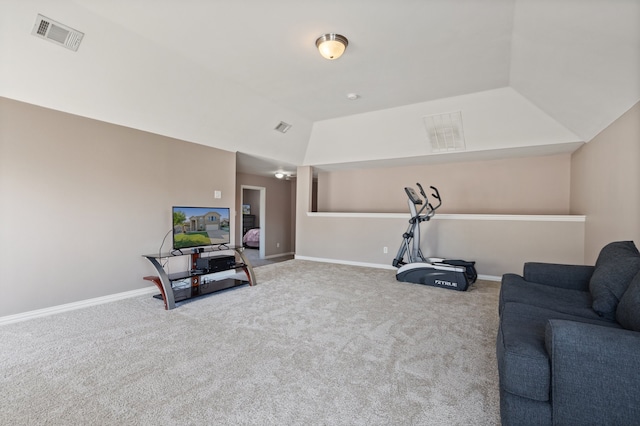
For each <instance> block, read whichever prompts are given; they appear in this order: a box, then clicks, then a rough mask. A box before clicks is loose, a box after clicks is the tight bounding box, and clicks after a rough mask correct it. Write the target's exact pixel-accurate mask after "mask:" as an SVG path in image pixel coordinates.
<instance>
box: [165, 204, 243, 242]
mask: <svg viewBox="0 0 640 426" xmlns="http://www.w3.org/2000/svg"><path fill="white" fill-rule="evenodd" d="M172 213H173V249H174V250H181V249H188V248H193V247H204V246H214V245H227V244H229V243H230V242H231V231H230V227H229V214H230V209H229V208H228V207H180V206H173V208H172Z"/></svg>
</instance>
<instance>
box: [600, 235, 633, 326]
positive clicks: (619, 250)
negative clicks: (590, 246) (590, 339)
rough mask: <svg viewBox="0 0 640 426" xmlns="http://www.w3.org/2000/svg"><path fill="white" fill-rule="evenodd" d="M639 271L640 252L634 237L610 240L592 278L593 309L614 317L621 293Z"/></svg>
mask: <svg viewBox="0 0 640 426" xmlns="http://www.w3.org/2000/svg"><path fill="white" fill-rule="evenodd" d="M639 271H640V252H638V249H637V248H636V246H635V244H634V243H633V241H617V242H613V243H610V244H607V245H606V246H605V247H604V248H603V249H602V250H601V251H600V254H599V255H598V260H597V261H596V267H595V270H594V271H593V275H592V276H591V280H590V281H589V290H590V291H591V296H592V297H593V310H594V311H596V312H597V313H598V314H600V315H601V316H602V317H604V318H608V319H615V316H616V309H617V308H618V303H619V302H620V299H621V298H622V295H623V294H624V293H625V291H627V288H628V287H629V284H630V283H631V280H632V279H633V277H634V276H635V275H636V274H637V273H638V272H639Z"/></svg>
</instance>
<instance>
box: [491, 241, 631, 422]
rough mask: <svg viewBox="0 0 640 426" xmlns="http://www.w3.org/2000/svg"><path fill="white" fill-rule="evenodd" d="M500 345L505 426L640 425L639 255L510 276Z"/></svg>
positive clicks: (531, 268)
mask: <svg viewBox="0 0 640 426" xmlns="http://www.w3.org/2000/svg"><path fill="white" fill-rule="evenodd" d="M498 309H499V314H500V326H499V329H498V337H497V342H496V353H497V361H498V372H499V377H500V415H501V420H502V424H503V425H552V424H553V425H640V253H639V252H638V249H637V248H636V246H635V245H634V243H633V242H632V241H619V242H614V243H611V244H609V245H607V246H606V247H604V248H603V249H602V251H601V252H600V255H599V256H598V259H597V261H596V264H595V266H578V265H560V264H548V263H526V264H525V265H524V273H523V276H520V275H516V274H505V275H504V276H503V278H502V287H501V289H500V302H499V308H498Z"/></svg>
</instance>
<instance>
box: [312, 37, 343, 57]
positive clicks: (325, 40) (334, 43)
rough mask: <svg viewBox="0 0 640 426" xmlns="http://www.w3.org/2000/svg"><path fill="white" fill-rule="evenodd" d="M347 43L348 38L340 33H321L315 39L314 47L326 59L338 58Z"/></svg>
mask: <svg viewBox="0 0 640 426" xmlns="http://www.w3.org/2000/svg"><path fill="white" fill-rule="evenodd" d="M348 45H349V40H347V38H346V37H345V36H343V35H340V34H334V33H330V34H323V35H321V36H320V37H318V39H317V40H316V47H317V48H318V51H319V52H320V54H321V55H322V56H324V57H325V58H327V59H331V60H333V59H338V58H339V57H340V56H342V54H343V53H344V50H345V49H346V48H347V46H348Z"/></svg>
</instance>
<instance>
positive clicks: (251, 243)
mask: <svg viewBox="0 0 640 426" xmlns="http://www.w3.org/2000/svg"><path fill="white" fill-rule="evenodd" d="M242 244H243V245H244V246H245V247H250V248H260V228H253V229H249V230H248V231H247V232H246V233H245V234H244V237H242Z"/></svg>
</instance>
